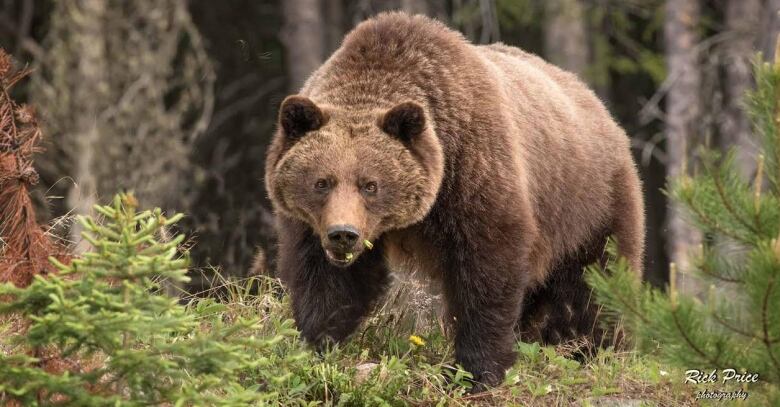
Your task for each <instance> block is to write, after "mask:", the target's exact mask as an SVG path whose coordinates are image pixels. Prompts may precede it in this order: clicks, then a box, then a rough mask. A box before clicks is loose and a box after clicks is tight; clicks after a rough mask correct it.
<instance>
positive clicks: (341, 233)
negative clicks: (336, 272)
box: [328, 225, 360, 249]
mask: <svg viewBox="0 0 780 407" xmlns="http://www.w3.org/2000/svg"><path fill="white" fill-rule="evenodd" d="M359 237H360V234H359V233H358V231H357V229H355V228H354V227H353V226H350V225H336V226H331V227H329V228H328V240H330V242H331V243H332V244H334V245H337V246H339V247H341V248H345V249H348V248H350V247H352V246H354V245H355V243H357V241H358V238H359Z"/></svg>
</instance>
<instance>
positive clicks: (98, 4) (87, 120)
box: [67, 0, 108, 252]
mask: <svg viewBox="0 0 780 407" xmlns="http://www.w3.org/2000/svg"><path fill="white" fill-rule="evenodd" d="M78 9H79V11H80V12H81V16H80V17H81V18H79V19H74V20H73V27H72V31H71V32H72V35H73V36H74V41H73V42H72V44H74V46H75V47H77V48H76V50H74V51H75V53H76V54H78V55H79V58H78V62H77V65H76V70H75V72H73V75H74V76H75V77H76V78H78V79H74V83H79V84H80V85H79V86H75V87H74V88H73V92H74V95H73V98H74V99H75V100H78V101H79V109H80V113H79V114H76V115H74V123H73V129H72V130H71V131H72V136H71V137H69V138H70V139H71V140H73V141H74V142H75V143H76V145H75V147H76V151H77V152H78V158H77V159H75V160H74V161H75V163H76V165H75V168H74V170H75V171H74V172H73V181H74V183H75V185H74V187H73V188H71V189H70V191H69V192H68V197H67V201H68V202H67V203H68V206H69V207H70V208H73V212H74V214H76V215H88V214H91V213H92V207H93V206H94V205H95V204H96V199H97V182H98V180H97V178H96V174H95V172H94V167H95V158H96V155H95V150H94V148H95V145H97V143H98V139H99V136H100V134H99V131H98V119H97V116H98V114H99V113H100V111H101V110H102V109H104V108H105V106H101V105H100V102H101V101H103V100H104V98H105V97H106V94H107V88H108V83H107V80H106V74H107V73H108V69H107V66H106V55H105V54H106V43H105V41H104V40H103V39H104V36H103V21H104V18H105V14H106V3H105V2H103V1H102V0H84V1H81V2H80V4H79V6H78ZM81 232H82V228H81V225H80V224H79V223H78V222H74V223H73V227H72V228H71V230H70V238H71V241H72V242H77V243H78V246H77V247H76V252H81V251H82V250H84V249H85V248H86V243H85V242H83V241H82V239H81Z"/></svg>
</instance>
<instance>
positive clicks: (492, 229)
mask: <svg viewBox="0 0 780 407" xmlns="http://www.w3.org/2000/svg"><path fill="white" fill-rule="evenodd" d="M307 100H308V101H311V102H312V105H313V106H315V108H317V109H321V114H320V115H319V116H317V115H315V116H314V117H308V116H306V115H304V116H306V117H304V118H303V119H301V121H302V122H303V124H302V126H303V127H304V128H305V127H307V126H308V127H312V128H311V129H310V131H308V133H306V134H305V135H304V136H293V137H290V136H289V135H287V134H285V131H284V128H283V126H280V130H279V132H278V133H277V134H276V136H275V138H274V140H273V143H272V145H271V147H270V150H269V154H268V157H267V162H266V185H267V188H268V191H269V194H270V196H271V199H272V201H273V203H274V206H275V208H276V211H277V215H278V220H279V233H280V254H279V255H280V259H279V270H278V271H279V274H280V276H281V277H282V278H283V280H284V281H285V282H286V284H287V285H288V287H289V289H290V291H291V295H292V303H293V308H294V312H295V316H296V320H297V321H298V326H299V328H300V329H301V331H302V333H303V336H304V337H305V338H307V339H309V340H311V341H313V342H315V343H321V342H322V340H323V339H324V338H326V337H330V338H332V339H334V340H341V339H344V338H345V337H346V336H347V335H349V333H351V331H352V330H353V329H354V328H355V327H356V326H357V324H358V323H359V320H360V318H362V317H363V316H364V315H365V314H366V312H368V310H369V309H370V306H371V304H372V303H373V302H374V301H375V300H376V298H377V297H378V296H379V295H381V293H382V291H383V289H384V284H386V282H387V272H388V267H392V266H393V264H388V263H393V262H394V261H399V260H398V258H399V257H404V256H405V257H406V258H407V259H415V260H414V261H415V263H417V264H418V265H419V266H420V267H423V268H425V269H426V271H428V272H429V273H430V274H431V275H433V276H436V277H439V278H441V279H442V283H443V288H444V293H445V296H446V299H447V305H448V312H449V314H450V315H451V316H452V318H453V321H454V327H455V331H454V332H455V338H454V339H455V348H456V351H455V354H456V358H457V361H458V362H459V363H461V364H463V366H465V367H466V368H467V369H469V370H470V371H471V372H472V373H474V375H475V377H476V378H477V380H479V381H481V382H483V383H486V384H495V383H497V382H499V381H500V380H501V378H502V377H503V372H504V370H505V369H506V368H507V367H509V366H510V365H511V363H512V362H513V361H514V357H515V356H514V352H513V343H514V340H515V336H514V335H515V334H514V332H515V331H514V329H513V328H515V327H517V328H518V330H519V332H520V333H521V335H523V336H524V337H525V336H527V337H528V338H538V339H541V340H544V341H546V342H557V341H561V340H564V339H568V338H571V337H576V336H581V335H587V334H588V333H589V332H590V331H591V330H592V325H593V307H592V306H591V305H590V304H589V301H587V300H586V299H587V297H588V295H589V290H588V288H587V286H586V285H585V284H584V283H583V282H582V277H581V275H582V267H583V265H585V264H587V263H588V262H591V261H593V260H597V259H598V258H599V257H600V255H601V252H602V250H603V244H604V240H605V236H607V235H612V236H614V237H615V238H616V239H617V241H618V246H619V250H620V252H621V254H622V255H624V256H626V257H627V258H628V259H629V261H630V263H631V265H632V266H633V267H634V269H635V270H636V271H637V272H638V273H641V264H642V252H643V246H644V224H643V223H644V216H643V204H642V200H641V197H642V193H641V189H640V182H639V178H638V176H637V172H636V168H635V166H634V163H633V161H632V159H631V154H630V151H629V140H628V138H627V137H626V135H625V134H624V132H623V131H622V130H621V129H620V128H619V127H618V126H617V125H616V124H615V122H614V120H613V119H612V118H611V117H610V115H609V113H608V112H607V111H606V109H605V108H604V107H603V105H602V104H601V102H600V101H599V100H598V98H597V97H596V96H595V95H594V94H593V93H592V92H591V91H590V90H589V89H588V88H587V87H586V86H585V85H584V84H582V82H580V81H579V80H578V79H577V78H576V77H575V76H574V75H572V74H570V73H567V72H564V71H562V70H560V69H558V68H556V67H554V66H552V65H550V64H547V63H546V62H544V61H543V60H541V59H540V58H538V57H536V56H533V55H530V54H527V53H525V52H523V51H521V50H519V49H517V48H513V47H509V46H506V45H503V44H493V45H489V46H475V45H472V44H469V43H468V42H467V41H466V40H464V38H463V37H462V36H461V35H460V34H458V33H457V32H454V31H452V30H449V29H448V28H446V27H445V26H444V25H442V24H440V23H438V22H435V21H433V20H430V19H428V18H426V17H422V16H414V17H411V16H408V15H405V14H402V13H389V14H381V15H380V16H378V17H377V18H375V19H372V20H368V21H366V22H364V23H362V24H360V25H359V26H358V27H357V28H355V29H354V30H353V31H352V33H350V34H349V35H348V36H347V37H346V38H345V40H344V42H343V45H342V47H341V48H340V49H339V50H337V51H336V52H335V54H334V55H333V56H332V57H331V58H330V59H329V60H328V61H327V62H326V63H325V64H324V65H323V66H322V67H320V68H319V69H318V70H317V71H316V72H315V73H314V74H312V76H311V78H310V79H309V80H308V81H307V82H306V84H305V85H304V87H303V89H301V91H300V95H299V96H296V97H293V99H288V100H287V101H285V103H284V104H283V106H282V114H281V115H282V116H281V117H282V118H284V117H285V116H284V114H285V113H284V112H290V111H295V110H296V109H299V108H300V106H299V105H308V102H306V101H307ZM418 109H419V110H418ZM311 111H312V109H308V111H307V114H308V113H310V112H311ZM320 122H321V123H320ZM311 123H315V124H316V123H319V124H316V125H313V126H311V125H310V124H311ZM320 180H327V182H325V183H321V181H320ZM366 180H374V181H376V182H377V184H378V185H379V189H378V192H377V193H376V194H375V195H367V194H365V193H364V189H363V185H364V182H367V181H366ZM315 184H317V185H320V184H322V185H326V184H327V188H325V189H317V190H318V191H324V192H322V193H314V192H312V191H314V189H313V186H314V185H315ZM334 224H348V225H351V226H354V227H355V230H357V231H358V232H359V233H360V239H364V238H365V239H369V240H371V241H374V242H376V245H375V246H376V247H375V248H374V249H373V250H371V251H365V250H363V249H362V247H358V246H356V247H354V248H352V249H350V250H354V252H355V253H356V254H357V256H356V257H355V259H354V260H353V261H352V262H351V263H349V264H346V263H345V264H344V265H343V266H344V268H338V267H336V266H334V262H333V258H328V257H327V256H326V255H325V253H326V252H327V253H329V252H328V251H327V250H323V248H325V249H328V250H329V247H331V246H329V244H330V243H329V241H328V239H327V237H326V236H327V230H329V229H328V228H329V227H331V226H332V225H334ZM380 243H381V244H380ZM567 300H569V301H568V302H567ZM523 308H525V309H526V310H527V311H528V312H527V313H523V311H522V309H523ZM564 316H565V318H564ZM545 318H547V319H546V321H548V322H551V323H547V322H545V324H543V325H540V321H544V320H545ZM534 327H538V328H539V329H536V328H534Z"/></svg>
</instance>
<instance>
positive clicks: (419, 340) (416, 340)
mask: <svg viewBox="0 0 780 407" xmlns="http://www.w3.org/2000/svg"><path fill="white" fill-rule="evenodd" d="M409 342H411V343H412V344H414V345H417V346H425V340H424V339H423V338H420V337H419V336H417V335H411V336H409Z"/></svg>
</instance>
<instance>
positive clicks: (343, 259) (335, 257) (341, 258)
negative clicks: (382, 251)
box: [325, 249, 357, 267]
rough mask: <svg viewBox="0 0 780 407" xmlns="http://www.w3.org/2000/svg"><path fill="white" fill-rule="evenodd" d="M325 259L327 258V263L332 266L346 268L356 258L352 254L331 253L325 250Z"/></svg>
mask: <svg viewBox="0 0 780 407" xmlns="http://www.w3.org/2000/svg"><path fill="white" fill-rule="evenodd" d="M325 257H327V258H328V261H329V262H330V263H331V264H333V265H334V266H338V267H346V266H349V265H350V264H352V263H353V262H354V261H355V259H356V258H357V253H353V252H344V253H340V252H334V251H331V250H329V249H325Z"/></svg>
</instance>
